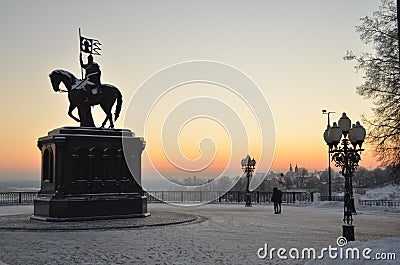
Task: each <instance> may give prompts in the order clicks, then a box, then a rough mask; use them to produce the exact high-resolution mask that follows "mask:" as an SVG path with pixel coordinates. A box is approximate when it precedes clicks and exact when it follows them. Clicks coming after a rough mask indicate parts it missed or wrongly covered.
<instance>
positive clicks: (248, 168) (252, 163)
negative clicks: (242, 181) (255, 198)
mask: <svg viewBox="0 0 400 265" xmlns="http://www.w3.org/2000/svg"><path fill="white" fill-rule="evenodd" d="M241 164H242V170H243V172H244V173H245V174H246V177H247V185H246V207H251V195H250V178H251V176H252V175H253V171H254V168H255V167H256V160H254V158H253V159H251V157H250V156H249V155H247V156H246V157H245V158H243V159H242V162H241Z"/></svg>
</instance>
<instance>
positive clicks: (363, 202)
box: [359, 200, 400, 208]
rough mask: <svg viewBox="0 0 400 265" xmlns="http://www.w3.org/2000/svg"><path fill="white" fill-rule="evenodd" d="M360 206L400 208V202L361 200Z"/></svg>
mask: <svg viewBox="0 0 400 265" xmlns="http://www.w3.org/2000/svg"><path fill="white" fill-rule="evenodd" d="M359 203H360V205H368V206H382V207H395V208H400V201H393V200H360V201H359Z"/></svg>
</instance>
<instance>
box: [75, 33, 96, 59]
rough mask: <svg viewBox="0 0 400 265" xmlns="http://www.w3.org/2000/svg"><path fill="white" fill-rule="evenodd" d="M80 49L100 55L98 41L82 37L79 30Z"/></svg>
mask: <svg viewBox="0 0 400 265" xmlns="http://www.w3.org/2000/svg"><path fill="white" fill-rule="evenodd" d="M79 39H80V49H81V52H84V53H90V54H94V55H100V52H99V51H100V50H101V48H100V45H101V43H100V41H98V40H95V39H90V38H86V37H83V36H82V35H81V33H80V30H79Z"/></svg>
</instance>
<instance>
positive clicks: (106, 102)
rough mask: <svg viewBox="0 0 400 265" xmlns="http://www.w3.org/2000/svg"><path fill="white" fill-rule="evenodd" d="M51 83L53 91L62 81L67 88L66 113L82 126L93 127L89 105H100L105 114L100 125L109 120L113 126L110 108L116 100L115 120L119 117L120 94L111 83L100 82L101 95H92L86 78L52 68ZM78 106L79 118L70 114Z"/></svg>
mask: <svg viewBox="0 0 400 265" xmlns="http://www.w3.org/2000/svg"><path fill="white" fill-rule="evenodd" d="M49 77H50V81H51V85H52V86H53V90H54V91H55V92H59V91H62V90H60V87H59V86H60V83H63V84H64V86H65V87H66V88H67V90H68V99H69V108H68V115H69V116H70V117H71V118H72V119H74V120H75V121H77V122H80V125H81V126H84V127H95V124H94V121H93V117H92V113H91V110H90V106H94V105H100V107H101V108H102V109H103V111H104V112H105V114H106V118H105V120H104V122H103V123H102V124H101V127H104V126H105V125H106V123H107V120H108V121H109V122H110V128H114V123H113V119H112V114H111V109H112V107H113V105H114V103H115V101H117V105H116V107H115V120H114V121H116V120H117V119H118V117H119V114H120V112H121V106H122V94H121V92H120V91H119V90H118V88H116V87H115V86H113V85H109V84H102V85H101V86H102V93H101V95H93V94H92V93H91V92H90V90H89V89H85V88H87V87H90V84H88V82H89V81H88V80H85V79H84V80H81V79H78V78H76V77H75V76H74V75H73V74H71V73H70V72H68V71H65V70H54V71H52V72H51V73H50V75H49ZM75 108H78V115H79V119H78V118H77V117H75V116H74V115H73V114H72V111H73V110H74V109H75Z"/></svg>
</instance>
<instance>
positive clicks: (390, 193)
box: [361, 185, 400, 201]
mask: <svg viewBox="0 0 400 265" xmlns="http://www.w3.org/2000/svg"><path fill="white" fill-rule="evenodd" d="M361 200H395V201H400V185H388V186H386V187H382V188H376V189H368V190H366V194H365V195H363V196H361Z"/></svg>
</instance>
